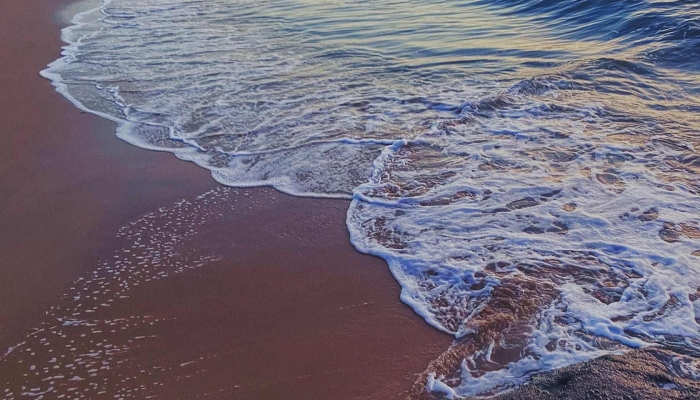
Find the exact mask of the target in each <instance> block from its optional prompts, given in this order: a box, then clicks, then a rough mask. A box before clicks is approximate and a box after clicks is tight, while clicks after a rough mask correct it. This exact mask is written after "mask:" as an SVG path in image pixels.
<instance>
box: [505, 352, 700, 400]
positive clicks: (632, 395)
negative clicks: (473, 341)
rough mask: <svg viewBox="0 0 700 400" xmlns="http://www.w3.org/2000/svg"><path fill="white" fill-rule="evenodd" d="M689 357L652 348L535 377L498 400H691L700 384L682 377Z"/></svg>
mask: <svg viewBox="0 0 700 400" xmlns="http://www.w3.org/2000/svg"><path fill="white" fill-rule="evenodd" d="M683 359H685V360H684V361H690V360H692V359H690V358H688V356H683V355H681V354H678V353H675V352H673V351H671V350H664V349H655V348H649V349H644V350H633V351H631V352H629V353H627V354H624V355H609V356H603V357H600V358H597V359H595V360H591V361H588V362H585V363H581V364H576V365H572V366H569V367H566V368H562V369H559V370H556V371H552V372H550V373H546V374H542V375H539V376H535V377H534V378H533V379H531V380H530V382H529V383H528V384H527V385H524V386H522V387H520V388H519V389H518V390H515V391H513V392H511V393H508V394H505V395H503V396H499V397H497V398H496V399H495V400H520V399H538V400H558V399H567V400H588V399H591V400H593V399H606V400H692V399H700V382H698V381H697V380H694V379H690V378H689V377H683V376H680V375H679V373H678V372H679V371H680V369H678V368H677V367H678V366H679V360H683Z"/></svg>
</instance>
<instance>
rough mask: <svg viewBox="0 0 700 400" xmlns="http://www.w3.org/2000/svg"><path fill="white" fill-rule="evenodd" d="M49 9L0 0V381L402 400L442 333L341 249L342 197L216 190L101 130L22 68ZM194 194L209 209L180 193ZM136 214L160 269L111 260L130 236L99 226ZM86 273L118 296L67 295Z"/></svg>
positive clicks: (110, 129)
mask: <svg viewBox="0 0 700 400" xmlns="http://www.w3.org/2000/svg"><path fill="white" fill-rule="evenodd" d="M64 4H66V3H65V2H61V1H36V2H24V1H19V0H8V1H4V2H2V3H0V52H2V53H1V54H3V57H2V58H0V66H2V71H3V74H2V75H0V82H2V84H1V85H0V86H1V87H2V88H3V89H2V90H3V95H2V96H0V112H1V113H2V114H1V116H2V117H1V118H0V134H2V140H3V145H2V146H0V188H2V189H1V190H0V327H1V328H0V347H2V348H8V347H10V346H14V345H15V344H17V343H20V342H22V341H24V342H26V343H25V344H24V345H22V346H20V347H18V348H16V349H14V351H12V352H11V353H9V354H8V355H7V356H4V357H3V360H2V361H0V386H1V387H3V388H10V390H11V391H12V393H14V394H13V396H19V395H20V394H21V393H22V392H23V391H26V390H30V389H36V388H38V387H39V386H41V387H44V390H45V389H47V388H52V390H51V391H50V392H47V393H46V394H45V395H44V398H54V397H57V396H58V395H59V393H61V392H60V390H65V391H68V390H69V389H70V388H73V387H74V388H75V390H74V391H72V392H71V393H73V394H75V395H76V396H77V395H78V394H81V395H82V396H83V398H101V397H105V398H107V397H109V398H114V395H115V394H119V395H121V396H123V397H124V398H144V397H146V395H147V393H148V395H155V396H158V397H160V398H222V399H229V398H245V399H255V398H260V399H273V398H285V399H292V398H300V399H302V398H303V399H313V398H334V399H341V398H348V399H353V398H363V399H365V398H370V399H371V398H376V399H390V398H401V397H403V396H404V394H405V393H406V392H407V391H408V390H409V389H410V387H411V384H412V382H413V381H414V380H415V379H416V376H417V375H418V374H419V373H421V372H422V371H423V370H424V369H425V367H426V366H427V365H428V364H429V363H430V361H431V360H433V359H434V358H436V357H437V356H438V355H439V354H440V353H441V352H442V351H444V350H445V349H446V348H447V347H448V346H449V344H450V342H451V338H450V337H448V336H446V335H443V334H441V333H439V332H437V331H435V330H434V329H432V328H430V327H428V326H427V325H426V324H425V323H424V322H423V321H422V320H421V319H420V318H419V317H417V316H416V315H415V314H414V313H413V312H412V310H410V309H409V308H408V307H407V306H405V305H404V304H402V303H400V301H399V299H398V294H399V287H398V285H397V283H396V282H395V281H394V280H393V278H392V277H391V275H390V273H389V272H388V269H387V267H386V265H385V263H384V262H383V261H382V260H379V259H376V258H373V257H370V256H365V255H361V254H359V253H357V252H356V251H355V250H354V249H353V248H352V246H351V245H350V243H349V241H348V236H347V231H346V228H345V225H344V218H345V210H346V208H347V202H344V201H333V200H312V199H299V198H292V197H289V196H285V195H282V194H279V193H277V192H274V191H273V190H271V189H254V190H228V189H222V188H218V189H216V188H217V187H218V185H216V184H215V183H214V182H213V181H212V180H211V178H210V177H209V175H208V173H207V172H206V171H204V170H201V169H199V168H197V167H195V166H194V165H191V164H187V163H185V162H182V161H179V160H177V159H176V158H175V157H173V156H172V155H170V154H163V153H155V152H148V151H144V150H141V149H137V148H134V147H132V146H130V145H128V144H126V143H123V142H121V141H120V140H118V139H117V138H116V137H115V135H114V125H113V124H112V123H110V122H108V121H105V120H101V119H99V118H97V117H94V116H92V115H89V114H84V113H81V112H80V111H79V110H77V109H76V108H75V107H73V106H72V105H71V104H70V103H69V102H68V101H66V100H65V99H63V98H62V97H61V96H60V95H59V94H57V93H56V92H55V91H54V90H53V88H52V87H51V85H50V83H49V82H48V81H46V80H44V79H42V78H41V77H39V75H38V71H39V70H41V69H43V68H44V66H45V65H46V64H47V63H49V62H51V61H53V60H54V59H56V58H57V57H58V54H59V50H60V45H61V42H60V38H59V29H60V22H59V21H57V20H56V18H55V15H56V11H57V10H58V8H59V7H60V6H62V5H64ZM212 189H214V190H215V192H213V193H215V195H216V196H215V197H216V199H218V200H217V202H215V203H216V204H215V205H211V203H207V201H208V200H207V197H204V198H200V199H198V198H197V196H199V195H201V194H202V193H205V192H207V191H210V190H212ZM181 199H187V200H188V202H187V203H186V205H184V206H183V205H182V203H178V202H179V201H180V200H181ZM212 207H214V208H212ZM159 209H162V210H165V211H158V210H159ZM151 212H155V214H151V216H150V217H149V218H145V219H144V218H143V217H142V216H143V215H145V214H147V213H151ZM172 216H177V217H178V218H179V219H177V220H173V219H172V218H171V217H172ZM169 218H170V219H169ZM132 221H136V222H137V223H136V224H130V222H132ZM138 221H141V222H138ZM144 221H145V222H144ZM183 221H184V222H185V224H184V225H187V223H189V222H191V221H198V222H197V223H198V225H197V226H196V227H192V228H191V232H190V231H182V229H183V228H182V225H179V224H178V223H181V222H183ZM188 221H189V222H188ZM139 224H147V225H143V227H142V228H143V229H144V230H143V235H145V236H146V237H148V238H150V239H148V240H151V242H153V241H154V240H155V239H154V238H158V240H160V241H159V242H158V243H157V246H165V247H163V248H164V249H166V250H163V251H164V252H168V258H167V262H166V263H162V262H161V258H164V257H165V256H163V255H157V256H154V255H153V254H151V255H150V256H149V257H151V258H148V262H149V263H148V264H139V263H142V262H145V261H139V260H141V259H143V258H144V257H142V258H140V259H139V258H133V257H136V256H133V254H135V253H132V252H128V253H124V251H125V250H127V249H128V248H130V247H129V246H134V241H133V237H131V236H128V235H127V236H126V237H125V236H124V235H121V236H118V235H117V232H118V231H119V230H120V228H122V227H127V230H128V229H132V228H133V227H138V226H140V225H139ZM130 227H131V228H130ZM122 232H123V230H122ZM166 238H170V239H166ZM173 238H178V239H177V240H176V241H175V244H173V245H171V244H168V243H170V242H169V241H168V240H174V239H173ZM161 239H162V240H161ZM154 243H155V242H154ZM136 248H137V249H138V246H137V247H136ZM139 251H141V250H139ZM131 256H133V257H132V258H129V257H131ZM117 261H119V262H122V263H124V264H119V265H126V264H127V263H131V264H129V265H131V266H132V267H133V268H131V267H130V269H128V270H126V269H122V270H118V269H117V264H116V262H117ZM132 262H133V263H132ZM168 263H170V264H168ZM195 267H196V268H195ZM139 269H143V270H144V272H145V273H144V274H141V275H139V274H135V272H136V271H139ZM117 270H118V271H119V272H120V274H116V272H115V271H117ZM146 270H147V273H148V274H151V275H149V278H145V279H143V276H144V275H145V274H146ZM98 276H99V280H97V279H95V280H94V281H93V280H92V279H90V277H93V278H95V277H98ZM81 278H87V279H83V280H80V279H81ZM98 281H99V283H100V284H101V285H102V286H99V287H100V288H105V287H107V286H106V285H108V284H109V285H113V286H109V287H110V288H112V289H114V288H117V287H119V288H121V289H119V290H120V292H119V293H120V295H119V296H115V295H114V294H115V291H114V290H112V289H105V290H104V291H103V292H99V293H98V291H95V292H90V293H94V294H93V295H91V296H84V298H82V299H81V302H79V304H76V302H75V301H74V299H75V297H76V296H75V293H73V292H76V291H78V292H80V293H84V292H87V290H88V288H91V287H92V286H90V285H93V284H96V282H98ZM87 282H90V283H87ZM125 283H129V287H128V290H127V289H125V288H124V286H123V285H124V284H125ZM71 288H73V289H71ZM71 293H73V294H71ZM65 294H69V296H73V297H65V296H64V295H65ZM80 296H83V295H80ZM80 296H77V297H80ZM93 303H94V304H95V305H94V307H93V306H92V304H93ZM88 306H90V307H88ZM47 311H48V312H47ZM71 318H73V319H74V320H75V321H83V322H80V323H75V324H71V323H68V322H67V321H68V320H69V319H70V321H73V319H71ZM85 321H89V323H88V322H85ZM99 324H102V325H105V326H109V327H113V328H114V329H111V330H98V329H97V328H95V326H96V325H99ZM116 327H119V329H117V328H116ZM34 328H41V329H44V330H43V331H32V329H34ZM30 332H31V333H30ZM28 334H29V336H27V335H28ZM91 335H97V336H91ZM42 339H43V340H42ZM98 339H99V340H98ZM108 343H109V344H108ZM106 346H109V348H110V349H117V348H118V349H119V351H116V350H104V349H105V348H106ZM37 349H40V350H37ZM93 350H94V351H93ZM3 353H4V351H3ZM75 359H80V361H75ZM84 359H88V360H89V361H87V362H86V361H85V360H84ZM105 363H106V364H105ZM32 366H33V368H32ZM95 366H98V368H95ZM55 370H58V371H62V372H61V373H54V372H55ZM83 370H84V371H83ZM93 370H96V371H93ZM79 371H83V372H84V373H82V372H81V374H78V372H79ZM142 371H146V372H142ZM46 377H48V378H50V379H48V380H46V381H44V380H43V378H46ZM33 384H36V385H39V386H31V385H33ZM42 385H43V386H42ZM22 386H25V388H22ZM146 389H148V390H146ZM38 391H42V389H39V390H37V391H35V392H34V394H36V392H38ZM3 395H4V396H7V394H6V393H4V394H3ZM6 398H13V397H6ZM16 398H19V397H16Z"/></svg>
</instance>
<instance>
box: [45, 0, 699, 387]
mask: <svg viewBox="0 0 700 400" xmlns="http://www.w3.org/2000/svg"><path fill="white" fill-rule="evenodd" d="M63 38H64V40H65V41H66V42H67V43H68V45H67V46H66V47H65V49H64V52H63V56H62V58H60V59H59V60H57V61H56V62H54V63H52V64H51V65H50V66H49V67H48V69H46V70H45V71H43V72H42V74H43V76H45V77H46V78H48V79H51V80H52V81H53V83H54V85H56V87H57V89H58V90H59V91H60V92H61V93H62V94H63V95H65V96H66V97H67V98H69V99H70V100H71V101H72V102H73V103H74V104H75V105H76V106H78V107H80V108H81V109H83V110H86V111H89V112H92V113H95V114H97V115H100V116H103V117H105V118H109V119H111V120H114V121H116V122H117V123H118V129H117V135H118V136H119V137H120V138H122V139H123V140H125V141H127V142H129V143H132V144H134V145H136V146H139V147H143V148H148V149H154V150H162V151H168V152H172V153H173V154H175V155H176V156H177V157H179V158H181V159H183V160H186V161H191V162H194V163H196V164H197V165H199V166H201V167H203V168H206V169H208V170H210V171H211V173H212V176H213V177H214V178H215V179H216V180H217V181H219V182H221V183H222V184H224V185H228V186H235V187H248V186H262V185H270V186H273V187H275V188H277V189H279V190H280V191H283V192H285V193H289V194H292V195H298V196H312V197H337V198H346V199H351V200H352V202H351V205H350V208H349V209H348V213H347V226H348V230H349V231H350V234H351V238H352V242H353V244H354V246H355V247H356V248H357V249H358V250H360V251H362V252H366V253H370V254H374V255H377V256H380V257H382V258H384V259H385V260H386V261H387V263H388V265H389V268H390V269H391V271H392V273H393V274H394V276H395V277H396V279H397V280H398V281H399V283H400V284H401V286H402V287H403V291H402V295H401V300H402V301H404V302H405V303H407V304H408V305H410V306H411V307H412V308H413V309H414V310H415V311H416V312H417V313H418V314H419V315H420V316H422V317H423V318H424V319H425V320H426V322H427V323H429V324H431V325H432V326H434V327H435V328H436V329H440V330H443V331H445V332H448V333H450V334H452V335H454V336H455V342H454V345H453V348H452V349H451V350H450V351H448V352H447V353H446V355H445V357H443V358H442V359H440V360H436V362H435V363H434V364H433V365H431V366H427V367H428V371H429V372H430V378H429V379H428V384H427V386H426V389H427V390H432V391H435V392H442V393H443V394H444V395H446V396H448V397H457V396H470V395H490V394H493V393H498V392H501V391H504V390H508V389H511V388H513V387H514V386H515V385H517V384H520V383H522V382H524V381H525V380H526V379H527V378H528V377H529V376H531V375H532V374H534V373H537V372H541V371H547V370H550V369H552V368H557V367H561V366H565V365H569V364H572V363H576V362H580V361H584V360H588V359H591V358H593V357H597V356H600V355H604V354H608V353H611V352H624V351H626V350H628V349H630V348H637V347H643V346H671V347H673V348H674V349H676V350H677V351H679V352H681V353H685V354H689V355H697V354H700V325H699V324H698V322H700V319H698V318H700V291H699V288H700V217H699V211H700V196H699V195H700V175H699V173H700V156H699V155H698V152H697V151H696V147H697V146H700V78H699V77H698V76H699V75H698V74H699V73H700V4H698V3H697V2H695V1H689V0H666V1H653V0H618V1H612V0H608V1H603V0H560V1H555V0H512V1H506V0H461V1H460V0H402V1H395V0H363V1H357V0H354V1H349V0H330V1H320V0H275V1H268V0H256V1H249V0H208V1H201V0H199V1H195V0H186V1H164V0H139V1H136V0H108V1H105V2H104V3H102V4H100V5H98V6H97V8H92V9H89V10H87V11H83V12H81V13H79V14H77V15H76V16H75V17H74V18H73V24H72V25H71V26H70V27H68V28H66V29H65V30H64V31H63ZM688 360H691V361H687V363H686V364H687V365H684V367H683V368H680V369H678V370H679V371H681V372H679V373H685V374H688V375H689V376H696V375H697V376H700V374H698V370H697V369H696V368H697V367H698V366H697V365H694V364H693V362H692V359H688ZM683 371H684V372H683Z"/></svg>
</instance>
